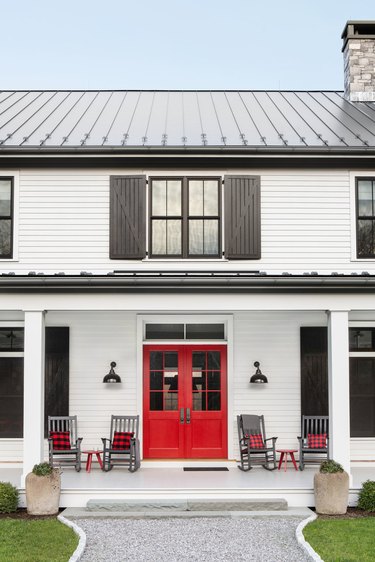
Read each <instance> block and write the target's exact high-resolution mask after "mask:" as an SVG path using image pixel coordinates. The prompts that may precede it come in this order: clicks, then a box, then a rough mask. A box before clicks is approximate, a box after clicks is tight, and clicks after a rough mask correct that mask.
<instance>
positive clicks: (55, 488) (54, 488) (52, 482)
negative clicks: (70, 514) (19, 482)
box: [25, 462, 61, 515]
mask: <svg viewBox="0 0 375 562" xmlns="http://www.w3.org/2000/svg"><path fill="white" fill-rule="evenodd" d="M25 487H26V506H27V513H30V514H31V515H56V514H57V513H58V511H59V502H60V490H61V473H60V469H59V468H53V467H52V466H51V465H50V464H49V463H48V462H42V463H40V464H36V465H35V466H34V468H33V470H32V472H30V473H29V474H28V475H27V476H26V482H25Z"/></svg>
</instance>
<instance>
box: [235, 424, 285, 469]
mask: <svg viewBox="0 0 375 562" xmlns="http://www.w3.org/2000/svg"><path fill="white" fill-rule="evenodd" d="M237 428H238V439H239V446H240V459H241V461H240V462H241V464H240V466H239V467H238V468H239V469H240V470H243V471H245V472H247V471H248V470H251V469H252V468H253V466H254V465H255V464H260V465H262V466H263V468H265V469H266V470H275V468H276V451H275V444H276V440H277V437H269V438H268V439H267V438H266V431H265V428H264V416H253V415H248V414H244V415H241V416H237ZM250 435H253V436H261V438H259V439H260V445H262V444H263V446H260V447H254V446H251V443H250ZM267 442H268V443H267ZM270 465H271V466H270Z"/></svg>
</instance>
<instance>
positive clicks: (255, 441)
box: [245, 433, 264, 449]
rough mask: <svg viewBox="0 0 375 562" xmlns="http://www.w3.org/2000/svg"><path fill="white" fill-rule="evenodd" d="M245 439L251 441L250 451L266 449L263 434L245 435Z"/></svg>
mask: <svg viewBox="0 0 375 562" xmlns="http://www.w3.org/2000/svg"><path fill="white" fill-rule="evenodd" d="M245 437H246V438H247V439H248V440H249V443H250V449H264V442H263V437H262V434H261V433H254V434H250V435H245Z"/></svg>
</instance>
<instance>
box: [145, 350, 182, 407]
mask: <svg viewBox="0 0 375 562" xmlns="http://www.w3.org/2000/svg"><path fill="white" fill-rule="evenodd" d="M177 409H178V354H177V352H176V351H151V352H150V410H151V411H159V412H160V411H165V410H177Z"/></svg>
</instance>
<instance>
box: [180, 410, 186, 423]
mask: <svg viewBox="0 0 375 562" xmlns="http://www.w3.org/2000/svg"><path fill="white" fill-rule="evenodd" d="M180 423H185V411H184V409H183V408H180Z"/></svg>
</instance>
